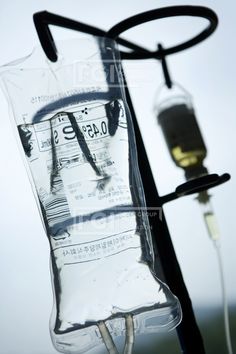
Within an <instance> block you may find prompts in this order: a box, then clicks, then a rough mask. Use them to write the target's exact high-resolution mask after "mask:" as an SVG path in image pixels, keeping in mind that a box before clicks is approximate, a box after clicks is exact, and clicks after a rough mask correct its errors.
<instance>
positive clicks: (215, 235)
mask: <svg viewBox="0 0 236 354" xmlns="http://www.w3.org/2000/svg"><path fill="white" fill-rule="evenodd" d="M200 204H201V205H202V206H204V208H207V212H204V213H203V217H204V221H205V223H206V226H207V231H208V234H209V237H210V238H211V240H212V242H213V244H214V247H215V249H216V254H217V260H218V266H219V273H220V283H221V290H222V302H223V313H224V327H225V337H226V345H227V350H228V354H233V349H232V342H231V334H230V325H229V310H228V303H227V296H226V289H225V279H224V268H223V260H222V255H221V247H220V241H219V238H220V233H219V230H218V228H217V225H216V218H215V214H214V212H213V209H212V206H211V203H210V196H209V199H208V201H207V202H206V203H204V204H202V203H200ZM209 216H210V218H211V220H209V218H208V217H209ZM212 220H213V222H214V225H213V227H212V225H211V224H210V223H211V222H212Z"/></svg>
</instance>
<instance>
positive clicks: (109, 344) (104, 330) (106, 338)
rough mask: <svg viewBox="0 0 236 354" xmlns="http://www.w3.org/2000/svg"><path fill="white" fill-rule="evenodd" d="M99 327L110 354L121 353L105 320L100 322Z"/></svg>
mask: <svg viewBox="0 0 236 354" xmlns="http://www.w3.org/2000/svg"><path fill="white" fill-rule="evenodd" d="M98 328H99V331H100V333H101V336H102V339H103V341H104V344H105V346H106V348H107V351H108V353H109V354H119V353H118V350H117V348H116V346H115V343H114V341H113V339H112V336H111V334H110V332H109V330H108V328H107V326H106V324H105V322H103V321H101V322H99V323H98Z"/></svg>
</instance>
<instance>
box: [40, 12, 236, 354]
mask: <svg viewBox="0 0 236 354" xmlns="http://www.w3.org/2000/svg"><path fill="white" fill-rule="evenodd" d="M174 16H197V17H203V18H205V19H207V20H208V21H209V24H208V26H207V27H206V28H205V29H204V30H203V31H202V32H201V33H200V34H198V35H196V36H195V37H194V38H192V39H190V40H188V41H186V42H185V43H182V44H179V45H177V46H174V47H171V48H167V49H163V48H160V47H159V50H157V51H154V52H152V51H149V50H147V49H145V48H143V47H141V46H139V45H136V44H134V43H132V42H130V41H127V40H125V39H123V38H120V37H119V35H120V34H121V33H122V32H123V31H125V30H127V29H129V28H131V27H133V26H136V25H139V24H142V23H145V22H147V21H151V20H155V19H161V18H166V17H174ZM33 18H34V24H35V27H36V30H37V32H38V36H39V40H40V43H41V45H42V48H43V50H44V52H45V54H46V56H47V57H48V59H49V60H51V61H52V62H56V61H57V50H56V45H55V42H54V39H53V36H52V34H51V32H50V30H49V25H55V26H59V27H63V28H68V29H73V30H76V31H80V32H83V33H88V34H91V35H95V36H101V37H104V36H105V37H109V38H112V39H115V40H116V42H117V43H118V44H121V45H123V46H125V47H127V48H129V49H131V50H132V51H131V52H122V51H121V52H120V53H121V59H146V58H154V59H158V60H160V59H161V60H163V58H164V57H165V56H166V55H170V54H174V53H177V52H179V51H182V50H184V49H187V48H190V47H192V46H194V45H196V44H198V43H199V42H201V41H203V40H204V39H206V38H207V37H208V36H209V35H211V34H212V33H213V32H214V30H215V29H216V27H217V24H218V19H217V16H216V14H215V13H214V12H213V11H212V10H210V9H209V8H206V7H202V6H172V7H166V8H160V9H156V10H151V11H148V12H145V13H142V14H138V15H136V16H133V17H131V18H128V19H126V20H124V21H122V22H120V23H119V24H117V25H115V26H114V27H112V28H111V29H110V30H109V31H108V32H106V31H103V30H101V29H98V28H96V27H93V26H89V25H87V24H83V23H81V22H77V21H74V20H71V19H68V18H65V17H62V16H58V15H55V14H51V13H48V12H46V11H43V12H38V13H36V14H34V16H33ZM123 78H124V83H125V91H126V98H127V103H128V106H129V109H130V111H131V116H132V120H133V125H134V130H135V136H136V142H137V150H138V162H139V167H140V173H141V177H142V182H143V186H144V192H145V197H146V203H147V207H162V206H163V204H164V203H166V202H169V201H172V200H175V199H177V198H179V197H182V196H185V195H189V194H193V193H197V192H200V191H203V190H207V189H210V188H212V187H215V186H217V185H219V184H221V183H224V182H226V181H227V180H229V179H230V175H229V174H227V173H225V174H223V175H222V176H218V175H217V174H210V175H206V176H203V177H199V178H196V179H194V180H192V181H189V182H186V183H183V184H182V185H180V186H178V187H177V188H176V190H175V191H174V192H172V193H169V194H167V195H165V196H159V194H158V191H157V188H156V184H155V181H154V177H153V174H152V170H151V167H150V164H149V160H148V156H147V153H146V149H145V146H144V142H143V139H142V135H141V132H140V129H139V125H138V122H137V118H136V115H135V111H134V107H133V105H132V101H131V97H130V94H129V90H128V87H127V84H126V81H125V76H123ZM162 216H163V217H162V220H160V218H159V217H158V216H156V217H150V218H149V222H150V226H151V229H152V237H153V243H154V250H155V256H156V257H159V258H160V263H161V268H162V270H161V271H162V272H163V275H164V279H165V281H166V282H167V284H168V286H169V287H170V289H171V291H173V293H174V294H176V296H177V297H178V298H179V300H180V303H181V307H182V312H183V319H182V322H181V323H180V324H179V326H178V327H177V328H176V330H177V334H178V338H179V342H180V346H181V350H182V353H183V354H205V349H204V344H203V339H202V336H201V333H200V331H199V328H198V325H197V322H196V320H195V316H194V312H193V308H192V304H191V299H190V297H189V294H188V291H187V288H186V286H185V283H184V280H183V276H182V273H181V269H180V266H179V263H178V260H177V257H176V254H175V250H174V247H173V244H172V241H171V237H170V234H169V230H168V227H167V223H166V220H165V217H164V214H162ZM157 250H158V251H157ZM166 260H168V261H167V262H166ZM159 272H160V271H159ZM157 273H158V271H157Z"/></svg>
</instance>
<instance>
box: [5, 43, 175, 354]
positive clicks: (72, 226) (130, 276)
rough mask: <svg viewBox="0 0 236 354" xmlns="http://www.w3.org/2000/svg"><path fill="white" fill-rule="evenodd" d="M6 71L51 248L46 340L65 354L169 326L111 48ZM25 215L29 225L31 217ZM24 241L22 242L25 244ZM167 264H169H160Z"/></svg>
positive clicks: (89, 48)
mask: <svg viewBox="0 0 236 354" xmlns="http://www.w3.org/2000/svg"><path fill="white" fill-rule="evenodd" d="M57 48H59V53H60V55H59V58H58V61H57V62H56V63H51V62H49V61H48V59H46V57H45V56H44V54H43V52H42V51H41V49H40V48H37V49H36V50H34V51H33V53H32V54H31V55H30V56H28V57H27V58H23V59H22V60H19V61H17V62H14V63H11V64H8V65H7V66H4V67H3V68H2V73H1V77H2V82H3V88H4V91H5V93H6V95H7V97H8V99H9V103H10V106H11V109H12V112H13V116H14V122H15V126H16V130H17V137H18V138H19V142H20V145H21V150H22V152H23V155H24V159H25V161H26V167H27V170H28V171H29V177H30V180H31V183H32V186H33V189H34V191H35V196H36V201H37V203H38V208H39V212H40V215H41V218H42V222H43V225H44V228H45V233H46V235H47V237H48V240H49V246H50V264H51V275H52V285H53V293H54V305H53V310H52V314H51V320H50V333H51V338H52V341H53V344H54V346H55V348H56V349H57V350H58V351H60V352H63V353H71V354H72V353H77V354H78V353H85V352H87V351H88V350H90V349H92V348H94V347H96V346H98V345H100V344H101V343H102V338H101V334H100V333H99V330H98V327H97V324H98V323H99V321H105V323H106V325H107V327H108V328H109V331H110V333H111V334H112V336H114V337H115V336H122V335H123V334H124V331H125V320H124V317H125V315H127V314H132V316H133V321H134V329H135V334H139V333H152V332H158V331H161V330H170V329H172V328H174V327H175V326H176V325H177V324H178V323H179V322H180V320H181V309H180V305H179V301H178V299H177V298H176V297H175V296H174V295H173V294H172V293H171V291H170V289H169V288H168V287H167V285H165V284H164V283H163V282H161V281H160V280H159V279H158V278H157V277H156V275H155V273H154V257H153V248H152V237H151V230H150V226H149V221H148V212H147V210H146V205H145V198H144V192H143V187H142V182H141V178H140V173H139V169H138V163H137V152H136V145H135V137H134V130H133V125H132V118H131V115H130V112H129V107H128V105H127V102H126V98H125V92H124V87H123V81H122V71H121V67H120V60H119V54H118V51H117V49H116V44H115V42H114V41H112V40H109V39H107V38H99V37H90V38H83V39H79V40H78V39H77V40H70V41H65V42H61V43H60V42H59V43H57ZM26 217H30V212H29V214H28V215H27V216H26ZM22 242H23V241H22ZM166 261H167V262H168V259H167V260H166Z"/></svg>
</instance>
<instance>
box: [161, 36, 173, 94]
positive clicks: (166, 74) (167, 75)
mask: <svg viewBox="0 0 236 354" xmlns="http://www.w3.org/2000/svg"><path fill="white" fill-rule="evenodd" d="M158 52H159V60H161V66H162V70H163V74H164V78H165V83H166V86H167V87H168V88H169V89H171V88H172V86H173V83H172V81H171V78H170V73H169V70H168V66H167V62H166V57H165V54H164V49H163V47H162V45H161V44H160V43H158Z"/></svg>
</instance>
